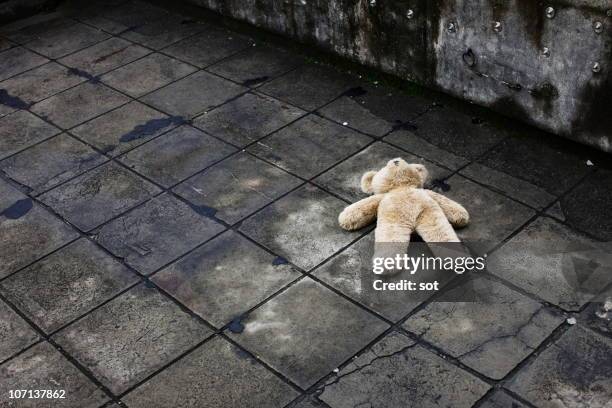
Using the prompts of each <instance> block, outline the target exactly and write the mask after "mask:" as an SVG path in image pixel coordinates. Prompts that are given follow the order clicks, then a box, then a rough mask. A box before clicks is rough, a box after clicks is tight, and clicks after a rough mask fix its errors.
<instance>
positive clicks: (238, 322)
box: [227, 316, 244, 334]
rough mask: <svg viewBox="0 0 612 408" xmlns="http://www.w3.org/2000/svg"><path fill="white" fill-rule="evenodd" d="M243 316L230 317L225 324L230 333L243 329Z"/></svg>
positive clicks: (240, 331)
mask: <svg viewBox="0 0 612 408" xmlns="http://www.w3.org/2000/svg"><path fill="white" fill-rule="evenodd" d="M242 319H243V316H237V317H234V318H233V319H232V321H231V322H230V324H228V325H227V328H228V329H229V331H231V332H232V333H237V334H240V333H242V332H243V331H244V324H242Z"/></svg>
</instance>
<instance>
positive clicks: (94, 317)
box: [53, 284, 211, 394]
mask: <svg viewBox="0 0 612 408" xmlns="http://www.w3.org/2000/svg"><path fill="white" fill-rule="evenodd" d="M210 334H211V331H210V329H208V328H207V327H205V326H204V325H203V324H202V323H200V322H199V321H198V320H196V319H195V318H194V317H192V316H189V315H188V314H186V313H185V312H183V311H182V310H181V309H180V308H179V307H178V306H177V305H176V304H175V303H173V302H172V301H171V300H169V299H168V298H166V297H165V296H163V295H162V294H161V293H159V292H158V291H157V289H155V288H153V287H149V286H147V285H145V284H140V285H138V286H136V287H135V288H133V289H130V290H129V291H128V292H126V293H124V294H123V295H121V296H120V297H118V298H116V299H114V300H112V301H111V302H109V303H107V304H106V305H104V306H102V307H101V308H99V309H97V310H96V311H94V312H93V313H91V314H89V315H87V316H86V317H84V318H83V319H81V320H79V321H77V322H76V323H74V324H72V325H70V326H68V327H67V328H65V329H64V330H62V331H61V332H59V333H58V334H57V335H55V336H53V338H54V340H55V341H56V342H57V343H58V344H60V345H61V347H62V348H63V349H64V350H66V351H67V352H68V353H70V355H71V356H74V357H75V359H76V360H77V361H79V362H80V363H81V364H83V365H84V366H85V367H87V369H89V370H90V371H91V372H92V373H93V374H94V375H95V376H96V378H98V379H99V380H100V381H101V382H102V383H103V384H104V385H105V386H107V387H108V388H109V389H110V390H111V391H112V392H113V393H114V394H120V393H122V392H123V391H125V390H126V389H128V388H129V387H131V386H133V385H135V384H137V383H138V382H139V381H141V380H143V379H144V378H146V377H147V376H149V375H151V374H153V373H154V372H155V371H157V370H158V369H160V368H162V367H163V366H164V365H165V364H167V363H169V362H170V361H171V360H173V359H174V358H177V357H179V356H180V355H181V354H182V353H184V352H186V351H188V350H189V349H190V348H191V347H193V346H195V345H196V344H198V343H199V342H201V341H202V340H204V339H205V338H206V337H208V336H209V335H210Z"/></svg>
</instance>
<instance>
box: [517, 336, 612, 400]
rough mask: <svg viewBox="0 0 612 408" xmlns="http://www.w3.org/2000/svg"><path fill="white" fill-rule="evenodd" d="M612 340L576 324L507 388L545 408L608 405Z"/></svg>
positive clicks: (611, 375) (610, 394) (524, 369)
mask: <svg viewBox="0 0 612 408" xmlns="http://www.w3.org/2000/svg"><path fill="white" fill-rule="evenodd" d="M610 353H612V340H611V339H606V338H605V337H601V336H598V335H596V334H594V333H593V332H590V331H588V330H586V329H583V328H582V327H580V326H574V327H572V328H571V329H570V330H569V331H567V332H566V333H565V334H564V335H563V336H562V337H561V338H560V339H559V340H558V341H556V342H555V343H554V344H553V345H552V346H550V347H549V348H547V349H546V350H544V351H543V352H542V354H540V355H539V356H538V357H537V358H536V359H535V360H534V361H533V362H532V363H531V364H529V365H528V366H527V367H525V368H523V369H522V370H521V371H519V372H518V373H517V374H516V375H515V376H514V377H513V378H512V380H511V381H510V382H509V383H508V384H507V385H506V387H507V388H508V389H510V390H512V391H514V392H516V393H517V394H519V395H520V396H522V397H523V398H525V399H527V400H528V401H530V402H532V403H533V404H534V405H536V406H538V407H542V408H556V407H577V408H578V407H579V408H587V407H588V408H607V407H608V406H609V405H610V401H612V368H611V367H610V364H609V363H610Z"/></svg>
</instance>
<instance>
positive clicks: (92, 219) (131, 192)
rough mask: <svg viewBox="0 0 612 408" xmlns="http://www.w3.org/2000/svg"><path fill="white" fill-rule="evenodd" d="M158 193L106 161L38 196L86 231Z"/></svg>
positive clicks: (148, 184) (155, 188) (146, 183)
mask: <svg viewBox="0 0 612 408" xmlns="http://www.w3.org/2000/svg"><path fill="white" fill-rule="evenodd" d="M159 192H160V190H159V188H157V187H155V186H154V185H153V184H151V183H149V182H147V181H146V180H144V179H142V178H140V177H138V176H136V175H135V174H132V173H130V172H129V171H128V170H126V169H124V168H123V167H121V166H119V165H117V164H115V163H107V164H104V165H102V166H100V167H98V168H96V169H94V170H92V171H90V172H88V173H85V174H83V175H81V176H79V177H77V178H75V179H73V180H71V181H69V182H67V183H65V184H62V185H61V186H59V187H57V188H55V189H53V190H51V191H48V192H46V193H44V194H43V195H41V196H40V197H39V198H40V200H41V201H42V202H44V203H45V204H47V205H48V206H50V207H51V208H53V209H54V210H55V211H57V212H58V213H59V214H61V215H62V216H63V217H65V218H66V219H67V220H68V221H70V222H71V223H72V224H74V225H76V226H77V227H78V228H79V229H81V230H82V231H89V230H91V229H93V228H95V227H97V226H98V225H100V224H102V223H104V222H106V221H108V220H110V219H111V218H113V217H115V216H117V215H119V214H121V213H122V212H124V211H127V210H128V209H130V208H132V207H134V206H136V205H138V204H140V203H142V202H144V201H146V200H147V199H148V198H150V197H152V196H154V195H155V194H157V193H159Z"/></svg>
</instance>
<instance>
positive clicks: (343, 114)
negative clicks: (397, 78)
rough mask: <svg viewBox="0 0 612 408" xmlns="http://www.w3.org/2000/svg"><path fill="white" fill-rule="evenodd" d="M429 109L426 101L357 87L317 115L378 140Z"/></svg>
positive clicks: (376, 88)
mask: <svg viewBox="0 0 612 408" xmlns="http://www.w3.org/2000/svg"><path fill="white" fill-rule="evenodd" d="M431 105H432V101H430V100H427V99H425V98H422V97H420V96H416V95H408V94H405V93H402V92H400V91H399V90H391V89H385V88H378V87H373V86H363V87H362V86H359V87H355V88H353V89H351V90H349V91H348V92H347V93H346V94H345V95H344V96H342V97H340V98H338V99H337V100H335V101H334V102H332V103H330V104H329V105H327V106H325V107H324V108H322V109H321V110H320V111H319V112H320V113H321V114H322V115H323V116H325V117H326V118H329V119H331V120H333V121H335V122H338V123H345V122H346V123H347V124H348V126H350V127H352V128H354V129H358V130H360V131H362V132H364V133H367V134H369V135H372V136H375V137H381V136H384V135H385V134H387V133H389V132H390V131H392V130H393V129H395V128H397V127H400V126H401V125H402V124H404V123H406V122H408V121H410V120H412V119H414V118H415V117H417V116H419V115H420V114H422V113H424V112H425V111H427V109H429V108H430V107H431Z"/></svg>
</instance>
